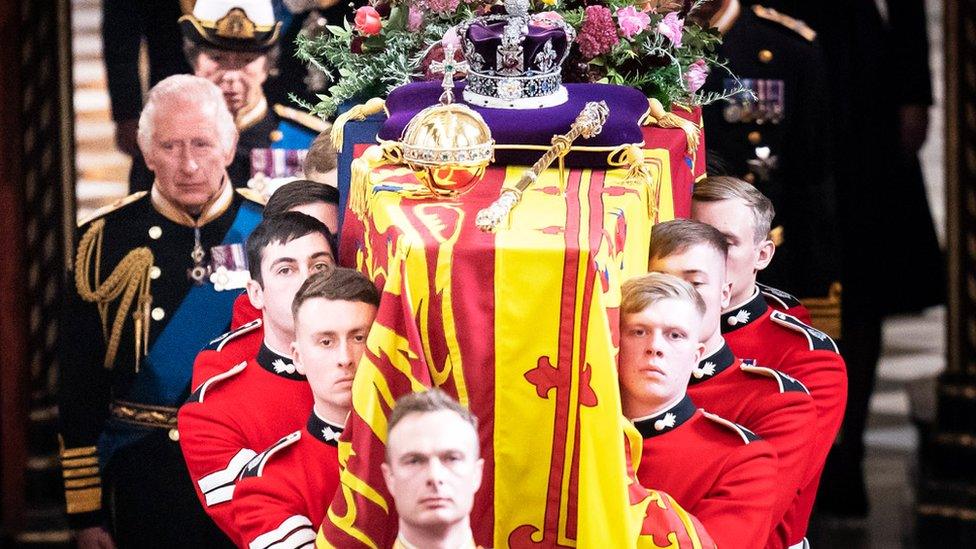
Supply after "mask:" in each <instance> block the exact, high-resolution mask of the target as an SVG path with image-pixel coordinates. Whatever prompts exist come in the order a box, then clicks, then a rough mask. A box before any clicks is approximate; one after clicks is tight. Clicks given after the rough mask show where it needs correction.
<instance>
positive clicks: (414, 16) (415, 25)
mask: <svg viewBox="0 0 976 549" xmlns="http://www.w3.org/2000/svg"><path fill="white" fill-rule="evenodd" d="M423 25H424V10H422V9H420V8H418V7H416V6H410V11H409V12H407V30H408V31H410V32H417V31H419V30H420V28H421V27H422V26H423Z"/></svg>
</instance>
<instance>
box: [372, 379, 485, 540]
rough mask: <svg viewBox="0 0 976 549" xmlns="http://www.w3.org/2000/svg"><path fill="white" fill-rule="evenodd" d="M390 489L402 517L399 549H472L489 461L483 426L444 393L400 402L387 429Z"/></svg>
mask: <svg viewBox="0 0 976 549" xmlns="http://www.w3.org/2000/svg"><path fill="white" fill-rule="evenodd" d="M386 438H387V444H386V462H385V463H383V464H381V465H380V467H381V468H382V469H383V478H384V479H385V481H386V487H387V489H389V491H390V494H391V495H392V496H393V501H394V502H395V504H396V510H397V514H398V515H399V520H400V522H399V533H398V534H397V541H396V544H395V545H394V547H395V548H399V549H404V548H407V547H445V548H452V549H453V548H458V549H460V548H473V547H474V546H475V545H474V537H473V536H472V534H471V523H470V519H469V517H468V515H469V514H470V513H471V506H472V505H473V504H474V495H475V493H476V492H477V491H478V488H480V487H481V474H482V471H483V469H484V460H483V459H482V458H481V456H480V452H481V451H480V447H479V444H478V421H477V419H475V417H474V416H473V415H472V414H471V412H470V411H468V410H467V409H465V408H464V407H463V406H461V405H460V404H458V403H457V402H456V401H454V399H452V398H451V397H449V396H447V394H445V393H444V392H443V391H441V390H439V389H430V390H428V391H425V392H423V393H413V394H409V395H405V396H403V397H400V398H399V399H398V400H397V402H396V405H395V406H394V407H393V411H392V412H391V414H390V419H389V423H388V426H387V435H386Z"/></svg>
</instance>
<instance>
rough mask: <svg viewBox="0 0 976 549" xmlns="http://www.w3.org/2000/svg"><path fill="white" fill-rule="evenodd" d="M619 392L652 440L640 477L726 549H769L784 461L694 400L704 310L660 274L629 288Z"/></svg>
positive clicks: (686, 288) (688, 289)
mask: <svg viewBox="0 0 976 549" xmlns="http://www.w3.org/2000/svg"><path fill="white" fill-rule="evenodd" d="M622 291H623V296H622V301H621V305H620V310H621V326H620V357H619V369H620V392H621V398H622V403H623V410H624V415H625V416H626V417H627V418H629V419H630V420H631V421H633V423H634V425H635V426H636V427H637V429H638V430H639V431H640V433H641V435H642V436H643V438H644V443H643V453H642V456H641V462H640V466H639V468H638V469H637V478H638V479H639V480H640V481H641V484H642V485H644V486H646V487H652V488H655V489H660V490H663V491H665V492H667V493H668V494H670V495H671V496H672V497H673V498H674V499H675V500H677V501H678V503H680V504H681V505H682V506H683V507H684V508H685V509H687V510H688V512H689V513H691V514H693V515H694V516H695V517H696V518H698V520H700V521H701V523H702V525H704V526H705V528H706V529H707V530H708V533H709V535H711V537H712V539H713V540H714V541H715V543H716V545H718V547H742V548H753V547H761V546H762V545H763V544H764V543H765V541H766V538H767V537H768V536H769V531H770V524H771V520H772V516H771V513H772V508H773V504H774V502H775V499H776V484H777V483H778V482H779V480H778V479H777V478H776V464H777V461H776V453H775V451H774V450H773V448H772V446H770V444H769V443H768V442H765V441H763V440H762V439H760V438H759V436H758V435H756V434H755V433H753V432H752V431H750V430H749V429H747V428H745V427H743V426H741V425H738V424H736V423H733V422H731V421H729V420H727V419H725V418H723V417H721V416H718V415H715V414H712V413H709V412H706V411H705V410H703V409H699V408H698V407H697V406H696V405H695V403H694V402H693V401H692V399H691V398H690V397H689V396H688V395H687V394H686V389H687V387H688V378H689V377H690V376H691V373H692V371H693V370H694V369H695V367H696V366H698V361H699V359H701V356H702V352H703V351H704V348H705V346H704V345H703V344H702V343H700V337H701V330H702V316H703V315H704V313H705V303H704V302H703V301H702V298H701V297H700V296H699V295H698V294H697V293H696V292H695V289H694V288H693V287H692V286H691V285H690V284H688V283H687V282H685V281H683V280H681V279H679V278H677V277H674V276H671V275H667V274H661V273H651V274H647V275H643V276H640V277H637V278H634V279H631V280H628V281H627V282H625V283H624V285H623V290H622Z"/></svg>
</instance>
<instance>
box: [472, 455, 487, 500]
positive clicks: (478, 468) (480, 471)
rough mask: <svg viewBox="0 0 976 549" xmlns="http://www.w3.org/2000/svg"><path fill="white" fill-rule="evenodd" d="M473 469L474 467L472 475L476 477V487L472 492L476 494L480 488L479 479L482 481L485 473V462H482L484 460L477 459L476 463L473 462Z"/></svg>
mask: <svg viewBox="0 0 976 549" xmlns="http://www.w3.org/2000/svg"><path fill="white" fill-rule="evenodd" d="M474 467H475V472H474V474H475V476H476V477H477V479H476V480H477V482H476V483H475V484H476V486H475V487H474V491H475V492H477V491H478V490H479V489H480V488H481V479H482V477H483V476H484V473H485V460H484V458H478V461H476V462H474Z"/></svg>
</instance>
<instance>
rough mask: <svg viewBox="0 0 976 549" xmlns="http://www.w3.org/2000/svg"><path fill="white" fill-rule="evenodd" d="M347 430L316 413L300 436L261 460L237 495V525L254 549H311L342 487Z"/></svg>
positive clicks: (240, 483) (292, 436) (246, 471)
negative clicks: (341, 449) (342, 439)
mask: <svg viewBox="0 0 976 549" xmlns="http://www.w3.org/2000/svg"><path fill="white" fill-rule="evenodd" d="M341 433H342V428H341V427H337V426H335V425H331V424H329V423H327V422H325V421H323V420H322V419H321V418H319V417H318V416H317V415H316V414H315V413H314V412H313V413H312V414H311V416H310V417H309V418H308V422H307V424H306V426H305V430H304V431H295V432H294V433H291V434H290V435H288V436H286V437H285V438H283V439H281V440H280V441H278V442H277V443H275V444H274V445H273V446H271V447H270V448H268V449H267V450H265V451H264V452H262V453H261V454H258V455H257V457H255V458H254V459H252V460H251V462H250V463H249V464H248V465H247V467H246V468H245V469H244V472H243V473H242V474H241V479H240V480H239V481H237V488H235V489H234V500H233V508H234V520H235V522H236V524H237V528H238V531H239V532H240V534H241V542H242V544H243V545H244V546H247V547H250V548H251V549H265V548H268V547H271V546H274V547H281V548H284V547H303V546H306V544H307V546H308V547H311V544H312V543H313V542H314V541H315V532H316V529H317V528H318V525H319V524H320V523H321V522H322V519H324V518H325V513H326V511H328V509H329V503H331V502H332V496H333V495H335V491H336V487H338V486H339V451H338V440H339V435H340V434H341Z"/></svg>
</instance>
